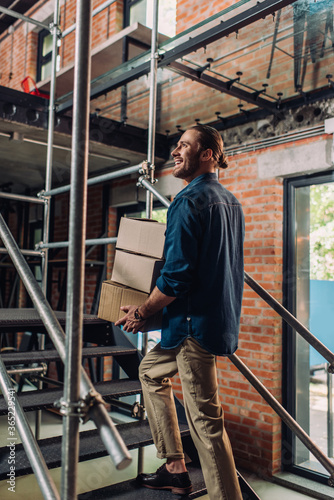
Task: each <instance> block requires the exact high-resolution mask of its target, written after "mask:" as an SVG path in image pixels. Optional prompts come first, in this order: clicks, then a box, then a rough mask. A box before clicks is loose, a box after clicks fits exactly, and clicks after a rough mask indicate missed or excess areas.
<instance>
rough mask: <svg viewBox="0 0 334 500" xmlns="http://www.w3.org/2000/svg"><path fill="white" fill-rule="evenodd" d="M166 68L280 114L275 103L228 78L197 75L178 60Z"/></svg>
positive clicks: (195, 71)
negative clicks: (231, 82)
mask: <svg viewBox="0 0 334 500" xmlns="http://www.w3.org/2000/svg"><path fill="white" fill-rule="evenodd" d="M168 68H169V69H171V70H172V71H173V72H175V73H177V74H179V75H182V76H184V77H186V78H190V79H191V80H193V81H194V82H198V83H201V84H202V85H206V86H208V87H210V88H212V89H216V90H219V92H224V93H225V94H229V95H231V96H233V97H236V98H238V99H241V100H242V101H246V102H248V103H250V104H253V105H254V106H256V107H260V108H263V109H266V110H268V111H270V113H275V114H281V111H280V110H279V109H277V106H276V103H273V102H270V101H269V100H267V99H263V98H262V97H254V92H246V91H245V90H243V89H241V88H240V87H235V86H233V85H230V82H229V81H228V80H227V81H226V82H224V81H222V80H219V79H218V78H214V77H212V76H210V75H206V74H204V73H202V74H201V75H199V74H198V71H197V70H196V69H193V68H190V67H189V66H186V65H185V64H181V63H178V62H173V63H170V65H169V66H168Z"/></svg>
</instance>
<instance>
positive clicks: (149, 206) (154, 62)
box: [138, 0, 159, 474]
mask: <svg viewBox="0 0 334 500" xmlns="http://www.w3.org/2000/svg"><path fill="white" fill-rule="evenodd" d="M158 18H159V0H154V2H153V26H152V35H151V67H150V103H149V117H148V145H147V161H148V165H149V172H150V182H151V184H153V183H154V170H155V167H154V156H155V130H156V115H157V72H158ZM152 212H153V194H152V193H151V192H150V191H148V190H147V191H146V217H147V218H148V219H151V218H152ZM147 341H148V336H147V333H143V343H142V344H143V345H142V354H143V355H144V356H145V354H146V353H147ZM140 402H141V404H142V405H143V404H144V400H143V397H142V396H141V398H140ZM142 419H145V415H143V416H142ZM143 467H144V448H139V449H138V473H139V474H140V473H141V472H142V471H143Z"/></svg>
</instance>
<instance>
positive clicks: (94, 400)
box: [54, 390, 105, 423]
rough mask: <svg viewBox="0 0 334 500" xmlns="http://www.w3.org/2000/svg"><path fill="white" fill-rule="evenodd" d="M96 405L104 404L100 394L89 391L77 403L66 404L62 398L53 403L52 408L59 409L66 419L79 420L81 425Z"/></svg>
mask: <svg viewBox="0 0 334 500" xmlns="http://www.w3.org/2000/svg"><path fill="white" fill-rule="evenodd" d="M96 404H103V405H104V404H105V402H104V400H103V398H102V396H101V394H99V393H98V392H96V391H94V390H91V391H89V392H88V393H87V395H86V396H85V397H84V398H81V399H79V401H75V402H68V401H66V400H65V399H64V398H60V399H59V400H58V401H55V403H54V406H55V407H56V408H58V409H59V411H60V413H61V414H62V415H64V416H66V417H78V418H81V420H82V422H83V423H86V422H87V421H88V420H89V412H90V409H91V408H92V407H93V406H95V405H96Z"/></svg>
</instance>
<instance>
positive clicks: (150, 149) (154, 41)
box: [146, 0, 159, 219]
mask: <svg viewBox="0 0 334 500" xmlns="http://www.w3.org/2000/svg"><path fill="white" fill-rule="evenodd" d="M158 17H159V0H154V2H153V27H152V33H151V64H150V79H151V81H150V98H149V116H148V145H147V162H148V166H149V169H150V170H149V172H150V175H149V177H150V181H151V184H153V183H154V169H155V167H154V157H155V130H156V116H157V71H158V58H159V55H158ZM152 211H153V194H152V193H151V192H150V191H146V217H147V218H148V219H151V218H152Z"/></svg>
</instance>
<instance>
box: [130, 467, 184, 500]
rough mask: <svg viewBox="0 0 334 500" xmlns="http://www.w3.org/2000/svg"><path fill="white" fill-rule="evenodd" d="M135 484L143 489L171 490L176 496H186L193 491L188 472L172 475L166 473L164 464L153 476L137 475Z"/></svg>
mask: <svg viewBox="0 0 334 500" xmlns="http://www.w3.org/2000/svg"><path fill="white" fill-rule="evenodd" d="M137 482H138V483H139V484H140V485H141V486H145V488H151V489H153V490H171V492H172V493H174V494H176V495H188V494H189V493H191V492H192V490H193V487H192V485H191V481H190V477H189V473H188V472H181V473H179V474H172V473H171V472H168V470H167V468H166V464H163V465H162V466H161V467H159V469H157V471H156V472H153V474H139V475H138V476H137Z"/></svg>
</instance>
